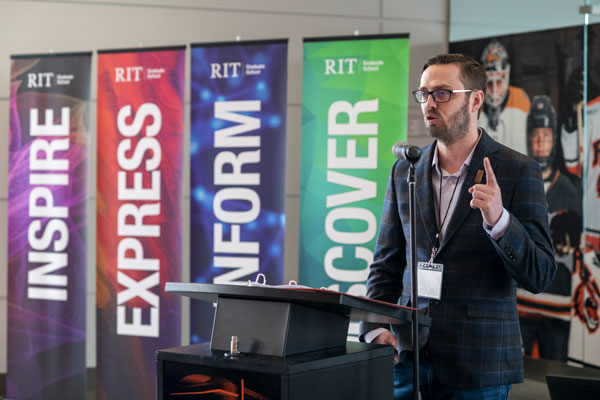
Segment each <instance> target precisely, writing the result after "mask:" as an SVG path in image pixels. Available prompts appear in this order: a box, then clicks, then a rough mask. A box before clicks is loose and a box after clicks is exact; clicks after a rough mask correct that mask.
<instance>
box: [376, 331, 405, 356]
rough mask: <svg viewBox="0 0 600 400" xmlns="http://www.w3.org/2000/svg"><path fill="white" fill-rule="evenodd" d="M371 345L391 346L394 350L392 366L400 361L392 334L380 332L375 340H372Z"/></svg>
mask: <svg viewBox="0 0 600 400" xmlns="http://www.w3.org/2000/svg"><path fill="white" fill-rule="evenodd" d="M371 343H375V344H385V345H389V346H392V347H393V348H394V364H396V363H398V361H400V357H398V350H397V349H396V346H397V345H398V343H397V342H396V338H395V337H394V335H392V332H390V331H384V332H381V333H380V334H379V335H377V337H376V338H375V339H373V341H372V342H371Z"/></svg>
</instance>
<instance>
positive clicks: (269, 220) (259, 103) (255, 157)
mask: <svg viewBox="0 0 600 400" xmlns="http://www.w3.org/2000/svg"><path fill="white" fill-rule="evenodd" d="M286 87H287V40H270V41H253V42H233V43H210V44H200V45H193V46H192V89H191V108H192V110H191V139H190V141H191V143H190V153H191V155H190V164H191V187H190V190H191V195H190V197H191V222H190V224H191V226H190V240H191V246H190V247H191V254H190V256H191V280H192V281H193V282H200V283H227V284H245V283H246V282H247V281H248V279H252V280H254V279H255V277H256V275H257V274H258V273H263V274H265V275H266V279H267V283H268V284H280V283H282V281H283V234H284V229H285V214H284V208H285V121H286V119H285V117H286V95H287V90H286ZM212 323H213V307H212V305H211V304H207V303H204V302H200V301H192V302H191V341H192V343H197V342H204V341H207V340H209V339H210V335H211V328H212Z"/></svg>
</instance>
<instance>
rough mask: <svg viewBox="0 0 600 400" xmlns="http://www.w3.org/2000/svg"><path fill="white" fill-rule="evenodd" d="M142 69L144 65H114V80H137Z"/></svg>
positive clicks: (140, 78) (140, 75)
mask: <svg viewBox="0 0 600 400" xmlns="http://www.w3.org/2000/svg"><path fill="white" fill-rule="evenodd" d="M143 71H144V67H125V68H123V67H116V68H115V82H139V81H141V80H142V72H143Z"/></svg>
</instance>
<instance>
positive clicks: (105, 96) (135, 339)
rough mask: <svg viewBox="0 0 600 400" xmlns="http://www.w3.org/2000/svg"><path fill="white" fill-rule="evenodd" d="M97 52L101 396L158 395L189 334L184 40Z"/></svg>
mask: <svg viewBox="0 0 600 400" xmlns="http://www.w3.org/2000/svg"><path fill="white" fill-rule="evenodd" d="M98 53H99V54H98V183H97V185H98V186H97V187H98V189H97V268H98V270H97V308H98V317H97V332H98V336H97V344H98V345H97V388H98V398H99V399H117V398H119V399H150V398H154V397H155V390H156V385H155V384H154V382H155V380H156V367H155V365H156V360H155V350H157V349H160V348H165V347H173V346H177V345H179V344H180V337H181V301H180V298H179V296H177V295H173V294H167V293H164V291H163V289H164V285H165V283H166V282H169V281H171V282H172V281H175V282H177V281H181V251H182V250H181V231H182V225H181V201H182V200H181V185H182V147H183V129H184V122H183V107H184V84H185V79H184V72H185V48H184V47H177V48H160V49H138V50H129V51H123V50H120V51H100V52H98Z"/></svg>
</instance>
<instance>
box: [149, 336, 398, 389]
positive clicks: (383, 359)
mask: <svg viewBox="0 0 600 400" xmlns="http://www.w3.org/2000/svg"><path fill="white" fill-rule="evenodd" d="M225 353H226V352H224V351H220V350H211V349H210V345H209V344H208V343H202V344H196V345H191V346H184V347H176V348H172V349H165V350H159V351H157V353H156V359H157V375H158V376H157V378H158V379H157V399H158V400H163V399H165V400H166V399H181V400H186V399H240V400H250V399H263V400H266V399H271V400H273V399H290V400H291V399H294V400H295V399H329V400H335V399H340V400H341V399H343V400H348V399H392V397H393V349H392V348H391V347H390V346H378V345H371V344H365V343H354V342H348V343H347V344H346V346H345V347H338V348H334V349H327V350H319V351H312V352H308V353H302V354H296V355H292V356H288V357H274V356H266V355H261V354H244V353H241V354H240V355H239V356H236V357H227V356H226V355H225Z"/></svg>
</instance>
